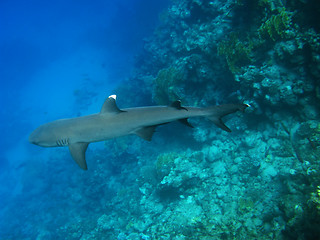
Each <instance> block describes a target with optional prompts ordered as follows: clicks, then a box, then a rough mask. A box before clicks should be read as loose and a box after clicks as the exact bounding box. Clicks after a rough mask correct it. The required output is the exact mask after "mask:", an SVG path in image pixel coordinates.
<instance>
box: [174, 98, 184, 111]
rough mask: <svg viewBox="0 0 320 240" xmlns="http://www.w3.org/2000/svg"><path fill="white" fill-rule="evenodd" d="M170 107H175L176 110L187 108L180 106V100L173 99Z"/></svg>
mask: <svg viewBox="0 0 320 240" xmlns="http://www.w3.org/2000/svg"><path fill="white" fill-rule="evenodd" d="M170 107H173V108H176V109H178V110H181V109H183V110H186V111H188V109H186V108H185V107H182V106H181V101H180V100H177V101H174V102H173V103H171V104H170Z"/></svg>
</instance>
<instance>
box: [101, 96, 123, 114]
mask: <svg viewBox="0 0 320 240" xmlns="http://www.w3.org/2000/svg"><path fill="white" fill-rule="evenodd" d="M116 98H117V96H116V95H111V96H109V97H108V98H107V99H106V101H105V102H104V104H103V105H102V108H101V111H100V113H121V112H124V111H122V110H120V109H119V108H118V106H117V104H116Z"/></svg>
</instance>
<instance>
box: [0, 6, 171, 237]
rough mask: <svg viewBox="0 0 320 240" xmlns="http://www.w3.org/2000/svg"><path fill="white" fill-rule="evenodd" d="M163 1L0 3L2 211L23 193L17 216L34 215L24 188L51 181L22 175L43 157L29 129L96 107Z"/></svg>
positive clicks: (125, 72)
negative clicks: (29, 209)
mask: <svg viewBox="0 0 320 240" xmlns="http://www.w3.org/2000/svg"><path fill="white" fill-rule="evenodd" d="M166 5H167V1H161V2H154V1H153V2H150V1H145V0H135V1H127V0H120V1H118V0H117V1H86V0H84V1H82V0H81V1H60V0H59V1H54V2H50V1H49V2H47V1H38V0H34V1H7V0H4V1H1V3H0V29H1V30H0V35H1V37H0V65H1V67H0V79H1V89H0V98H1V99H0V101H1V111H0V116H1V125H0V132H1V135H2V137H1V144H0V148H1V151H0V166H1V170H0V171H1V177H0V178H1V187H0V196H1V198H0V199H1V200H0V204H1V208H2V209H3V208H4V206H6V207H7V206H8V204H9V203H10V202H11V201H12V200H13V199H14V198H15V197H17V196H19V197H18V200H16V202H14V203H12V202H11V204H12V206H11V207H10V208H11V209H15V211H16V213H12V216H11V217H12V219H14V218H15V216H14V214H17V215H19V214H21V215H27V214H32V213H31V212H28V210H27V209H25V208H23V206H25V207H27V206H28V205H32V206H36V205H39V204H43V201H44V200H43V199H40V198H39V199H37V196H36V195H34V198H32V199H30V195H28V193H26V192H30V191H38V188H40V187H41V186H39V185H41V183H40V182H41V181H46V180H45V179H39V176H38V175H34V174H32V173H30V175H29V176H23V175H25V172H26V171H27V170H26V166H29V165H31V166H29V167H31V169H32V168H33V167H32V164H36V163H32V164H30V161H32V158H33V159H34V158H41V159H43V157H44V156H43V155H41V154H40V155H38V153H39V152H38V149H36V147H34V146H31V145H30V144H29V143H28V141H27V138H28V135H29V134H30V132H31V131H32V130H33V129H34V128H35V127H37V126H38V125H39V124H41V123H45V122H47V121H50V120H54V119H57V118H62V117H72V116H77V115H79V114H85V113H87V112H89V113H93V112H96V111H99V109H100V108H101V106H102V103H103V101H104V99H105V98H106V97H107V96H108V95H109V94H112V93H113V92H112V91H113V89H114V88H115V86H116V85H117V84H118V83H119V82H121V81H123V80H124V79H125V78H126V77H128V76H129V75H130V73H131V71H132V68H133V63H134V59H135V55H137V54H138V53H139V52H140V51H141V50H142V48H143V43H144V40H143V39H144V38H147V37H149V36H150V35H151V34H152V32H153V30H154V28H155V26H156V24H157V23H158V20H159V17H158V15H159V13H160V12H161V11H162V10H163V8H164V7H165V6H166ZM48 156H49V155H48ZM44 161H46V160H44ZM63 165H64V163H62V165H61V166H52V167H53V168H56V167H57V169H60V168H64V166H63ZM70 170H71V169H70ZM31 171H32V170H31ZM54 171H55V170H54ZM29 172H30V171H29ZM69 173H70V174H72V171H70V172H69ZM33 178H34V179H33ZM27 182H29V183H30V182H34V185H32V186H31V185H28V184H27ZM60 183H61V182H60ZM66 183H67V182H66ZM26 185H28V186H27V187H26ZM43 193H45V191H44V192H43ZM53 202H57V204H58V203H59V200H58V199H55V200H53ZM51 207H52V208H55V206H54V205H52V206H51ZM56 207H58V206H56ZM20 208H21V210H19V209H20ZM23 211H26V212H25V213H24V212H23ZM12 219H9V220H7V221H6V222H5V223H3V222H1V230H3V229H6V225H7V226H8V227H9V229H7V230H8V236H9V237H8V238H9V239H11V237H10V231H14V227H13V222H12ZM2 220H4V219H2ZM3 224H5V225H3ZM6 236H7V235H6ZM12 236H14V237H12V239H25V238H27V237H29V236H28V233H16V235H14V234H13V233H12ZM1 237H2V235H1V234H0V238H1ZM30 237H31V239H34V237H32V236H30ZM1 239H2V238H1Z"/></svg>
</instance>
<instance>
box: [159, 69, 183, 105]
mask: <svg viewBox="0 0 320 240" xmlns="http://www.w3.org/2000/svg"><path fill="white" fill-rule="evenodd" d="M182 81H183V74H182V72H181V71H179V70H178V69H177V68H175V67H169V68H164V69H161V70H160V71H159V72H158V75H157V77H156V78H155V79H154V89H153V94H154V96H153V99H154V100H155V102H156V103H158V104H162V105H165V104H169V103H170V102H173V101H175V100H177V99H181V96H180V95H181V94H179V88H178V84H179V83H181V82H182Z"/></svg>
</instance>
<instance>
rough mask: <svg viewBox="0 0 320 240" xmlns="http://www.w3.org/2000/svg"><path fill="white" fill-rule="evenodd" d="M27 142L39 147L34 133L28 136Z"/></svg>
mask: <svg viewBox="0 0 320 240" xmlns="http://www.w3.org/2000/svg"><path fill="white" fill-rule="evenodd" d="M29 142H30V143H32V144H35V145H39V139H38V138H37V136H36V134H35V133H34V131H33V132H32V133H31V134H30V135H29Z"/></svg>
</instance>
